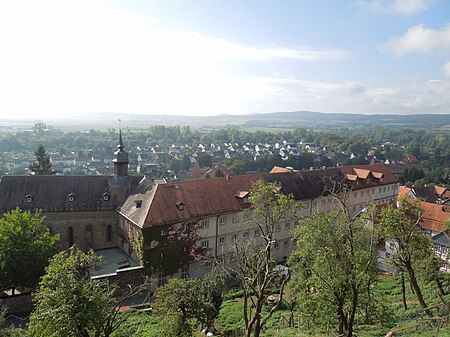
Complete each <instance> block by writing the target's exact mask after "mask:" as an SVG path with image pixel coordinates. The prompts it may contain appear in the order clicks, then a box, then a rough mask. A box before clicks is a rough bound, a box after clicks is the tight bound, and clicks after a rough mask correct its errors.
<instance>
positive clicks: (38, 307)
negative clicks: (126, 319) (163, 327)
mask: <svg viewBox="0 0 450 337" xmlns="http://www.w3.org/2000/svg"><path fill="white" fill-rule="evenodd" d="M98 263H99V258H98V257H96V256H95V255H94V252H93V251H90V252H89V253H87V254H86V253H83V252H81V251H80V250H77V249H75V248H71V249H70V250H69V251H64V252H61V253H59V254H57V255H55V256H54V257H53V259H52V260H51V261H50V265H49V266H48V267H47V268H46V274H45V275H44V276H43V278H42V280H41V282H40V284H39V289H38V290H37V292H36V293H35V295H34V302H35V310H34V311H33V313H32V314H31V317H30V326H29V329H30V331H31V332H32V333H33V336H37V337H39V336H42V337H44V336H45V337H47V336H51V337H60V336H61V337H63V336H64V337H70V336H74V337H75V336H77V337H78V336H81V337H89V336H96V337H97V336H101V337H108V336H111V334H112V333H113V332H114V331H115V330H117V328H118V327H119V326H120V325H121V324H122V323H123V317H122V316H119V313H118V310H117V309H118V307H119V306H120V304H121V302H122V301H123V299H124V298H120V299H116V298H114V297H113V293H114V290H115V287H113V286H111V285H109V283H108V282H107V281H105V280H92V279H91V278H90V277H91V273H92V271H93V270H94V269H96V268H97V265H98Z"/></svg>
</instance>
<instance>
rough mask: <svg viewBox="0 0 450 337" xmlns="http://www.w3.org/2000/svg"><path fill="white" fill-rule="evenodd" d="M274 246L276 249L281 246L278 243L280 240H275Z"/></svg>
mask: <svg viewBox="0 0 450 337" xmlns="http://www.w3.org/2000/svg"><path fill="white" fill-rule="evenodd" d="M273 247H274V248H275V249H278V248H280V244H279V243H278V241H275V243H274V245H273Z"/></svg>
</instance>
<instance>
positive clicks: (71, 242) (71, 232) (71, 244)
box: [68, 227, 74, 247]
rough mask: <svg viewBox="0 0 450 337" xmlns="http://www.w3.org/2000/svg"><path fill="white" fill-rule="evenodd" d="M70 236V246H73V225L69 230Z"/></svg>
mask: <svg viewBox="0 0 450 337" xmlns="http://www.w3.org/2000/svg"><path fill="white" fill-rule="evenodd" d="M68 236H69V247H72V246H73V243H74V242H73V227H69V230H68Z"/></svg>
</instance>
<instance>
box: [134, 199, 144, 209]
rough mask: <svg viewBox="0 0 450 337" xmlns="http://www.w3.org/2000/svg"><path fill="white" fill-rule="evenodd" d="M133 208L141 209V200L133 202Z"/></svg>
mask: <svg viewBox="0 0 450 337" xmlns="http://www.w3.org/2000/svg"><path fill="white" fill-rule="evenodd" d="M134 206H135V207H136V208H141V207H142V200H135V201H134Z"/></svg>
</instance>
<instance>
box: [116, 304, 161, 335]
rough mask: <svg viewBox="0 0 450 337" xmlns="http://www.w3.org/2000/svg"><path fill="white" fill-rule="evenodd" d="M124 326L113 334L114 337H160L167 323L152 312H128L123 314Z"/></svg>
mask: <svg viewBox="0 0 450 337" xmlns="http://www.w3.org/2000/svg"><path fill="white" fill-rule="evenodd" d="M120 315H123V319H124V322H123V324H122V325H121V326H120V327H119V328H118V329H117V330H116V331H115V332H114V333H113V334H112V336H113V337H160V336H161V335H162V331H163V330H164V328H165V322H164V321H163V320H161V318H160V317H159V316H156V315H153V314H151V313H150V311H140V310H133V309H131V310H128V311H125V312H121V313H120Z"/></svg>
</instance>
